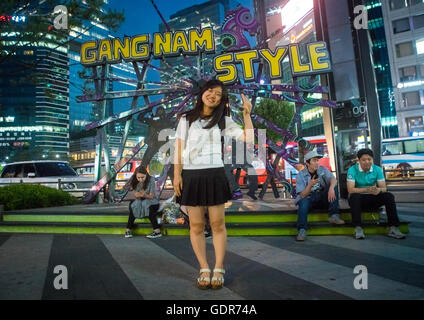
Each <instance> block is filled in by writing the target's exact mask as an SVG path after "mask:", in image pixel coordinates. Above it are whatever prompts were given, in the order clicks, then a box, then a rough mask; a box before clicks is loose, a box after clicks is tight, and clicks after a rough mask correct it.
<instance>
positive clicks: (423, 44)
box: [416, 39, 424, 54]
mask: <svg viewBox="0 0 424 320" xmlns="http://www.w3.org/2000/svg"><path fill="white" fill-rule="evenodd" d="M416 46H417V54H423V53H424V39H420V40H417V41H416Z"/></svg>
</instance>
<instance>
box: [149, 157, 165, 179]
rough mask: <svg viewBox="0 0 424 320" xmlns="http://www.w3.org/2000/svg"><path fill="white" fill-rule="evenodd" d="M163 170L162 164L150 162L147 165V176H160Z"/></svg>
mask: <svg viewBox="0 0 424 320" xmlns="http://www.w3.org/2000/svg"><path fill="white" fill-rule="evenodd" d="M162 170H163V164H162V163H161V162H160V161H157V160H152V161H150V165H149V174H150V175H151V176H154V175H157V174H161V173H162Z"/></svg>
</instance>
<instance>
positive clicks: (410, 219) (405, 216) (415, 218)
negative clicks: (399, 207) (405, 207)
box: [399, 214, 424, 222]
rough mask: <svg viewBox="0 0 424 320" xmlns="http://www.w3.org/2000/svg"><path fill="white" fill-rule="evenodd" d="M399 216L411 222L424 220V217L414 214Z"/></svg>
mask: <svg viewBox="0 0 424 320" xmlns="http://www.w3.org/2000/svg"><path fill="white" fill-rule="evenodd" d="M399 217H400V218H401V220H406V221H410V222H424V217H419V216H412V215H407V214H401V215H399Z"/></svg>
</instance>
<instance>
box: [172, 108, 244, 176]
mask: <svg viewBox="0 0 424 320" xmlns="http://www.w3.org/2000/svg"><path fill="white" fill-rule="evenodd" d="M208 122H209V119H207V120H201V119H197V120H196V121H194V122H193V123H192V124H191V126H190V127H189V122H188V121H187V119H186V117H185V116H183V117H181V119H180V121H179V123H178V126H177V133H176V135H175V137H176V138H179V139H181V140H183V141H184V143H183V145H184V146H185V147H184V152H183V155H182V161H183V168H184V169H185V170H198V169H208V168H220V167H223V166H224V163H223V161H222V150H221V147H222V143H221V130H220V129H219V126H218V124H216V125H215V126H213V127H212V128H210V129H203V127H205V126H206V125H207V123H208ZM243 132H244V131H243V129H241V128H240V127H239V126H238V125H237V123H235V122H234V120H233V119H231V118H230V117H227V116H226V117H225V129H224V130H223V132H222V135H223V136H225V137H229V138H232V139H237V138H239V137H240V136H241V135H242V134H243Z"/></svg>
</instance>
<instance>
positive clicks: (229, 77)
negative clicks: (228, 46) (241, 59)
mask: <svg viewBox="0 0 424 320" xmlns="http://www.w3.org/2000/svg"><path fill="white" fill-rule="evenodd" d="M232 61H233V54H232V53H227V54H223V55H220V56H217V57H215V59H214V68H215V71H216V73H219V72H221V73H222V72H223V71H224V74H221V75H218V76H217V77H216V78H217V79H218V80H220V81H222V82H223V83H225V84H229V83H232V82H234V81H235V80H236V79H237V69H236V67H235V66H234V65H233V64H228V65H224V63H225V62H232ZM225 70H226V71H225Z"/></svg>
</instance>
